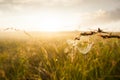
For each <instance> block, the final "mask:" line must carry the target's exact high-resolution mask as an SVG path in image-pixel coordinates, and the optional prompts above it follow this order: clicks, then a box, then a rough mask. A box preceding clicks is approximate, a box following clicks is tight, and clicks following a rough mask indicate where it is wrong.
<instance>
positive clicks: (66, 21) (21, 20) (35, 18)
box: [10, 12, 81, 32]
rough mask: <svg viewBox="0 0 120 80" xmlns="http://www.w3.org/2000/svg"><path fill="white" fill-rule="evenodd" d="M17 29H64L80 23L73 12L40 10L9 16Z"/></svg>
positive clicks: (74, 26)
mask: <svg viewBox="0 0 120 80" xmlns="http://www.w3.org/2000/svg"><path fill="white" fill-rule="evenodd" d="M11 19H12V20H10V21H11V22H10V23H13V24H14V25H15V26H17V28H19V29H21V28H22V29H25V30H35V31H54V32H56V31H65V30H68V31H69V30H70V29H73V28H76V25H78V24H80V21H81V20H80V18H79V17H78V15H75V14H68V13H56V12H42V13H36V14H30V15H22V16H16V17H15V18H11Z"/></svg>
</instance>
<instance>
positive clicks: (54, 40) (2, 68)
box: [0, 32, 120, 80]
mask: <svg viewBox="0 0 120 80" xmlns="http://www.w3.org/2000/svg"><path fill="white" fill-rule="evenodd" d="M77 35H79V32H57V33H56V32H53V33H42V32H41V33H40V32H31V33H29V34H25V33H23V32H0V80H120V39H117V38H111V39H103V38H101V37H99V36H96V35H94V36H86V37H81V38H80V40H76V41H75V40H74V38H75V36H77ZM88 44H90V45H88ZM87 46H88V48H87Z"/></svg>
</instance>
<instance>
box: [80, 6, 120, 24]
mask: <svg viewBox="0 0 120 80" xmlns="http://www.w3.org/2000/svg"><path fill="white" fill-rule="evenodd" d="M115 21H120V8H118V9H115V10H112V11H104V10H99V11H96V12H94V13H89V14H85V15H84V16H83V23H82V25H84V26H85V25H87V26H89V25H101V24H107V23H111V22H115Z"/></svg>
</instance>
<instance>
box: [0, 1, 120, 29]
mask: <svg viewBox="0 0 120 80" xmlns="http://www.w3.org/2000/svg"><path fill="white" fill-rule="evenodd" d="M41 9H44V10H54V9H55V10H57V11H62V12H67V11H68V12H67V13H65V14H69V12H72V13H77V14H80V15H82V16H81V18H82V23H80V25H81V26H93V25H99V24H103V25H104V24H109V23H112V24H113V23H114V22H119V21H120V0H0V17H7V16H11V15H12V16H14V15H18V16H19V15H21V14H26V15H27V14H28V13H29V14H30V13H32V12H34V13H37V12H42V11H41ZM6 14H7V15H6ZM0 20H1V19H0ZM1 21H2V20H1ZM117 24H118V23H117ZM119 24H120V23H119ZM119 28H120V27H119Z"/></svg>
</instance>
